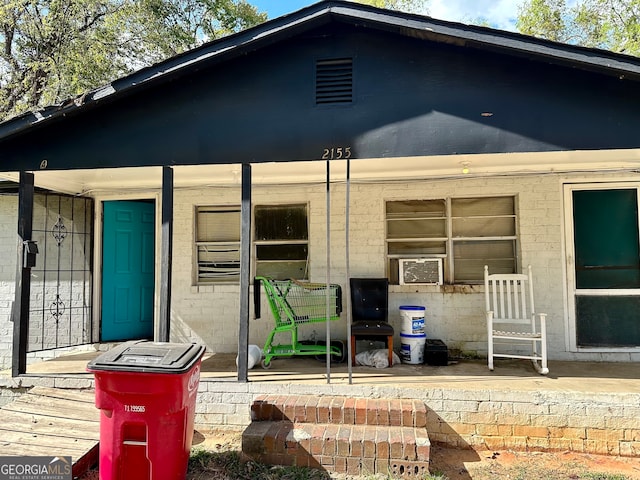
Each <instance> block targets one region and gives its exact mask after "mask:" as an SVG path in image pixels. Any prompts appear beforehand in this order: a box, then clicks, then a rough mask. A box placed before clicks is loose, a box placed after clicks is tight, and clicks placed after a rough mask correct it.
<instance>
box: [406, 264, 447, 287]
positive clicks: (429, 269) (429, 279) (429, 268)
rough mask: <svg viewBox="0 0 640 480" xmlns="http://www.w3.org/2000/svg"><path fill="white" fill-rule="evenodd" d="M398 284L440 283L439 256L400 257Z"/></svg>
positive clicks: (440, 265)
mask: <svg viewBox="0 0 640 480" xmlns="http://www.w3.org/2000/svg"><path fill="white" fill-rule="evenodd" d="M398 263H399V265H400V272H399V273H400V275H399V276H400V285H442V259H441V258H400V259H399V260H398Z"/></svg>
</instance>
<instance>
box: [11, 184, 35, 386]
mask: <svg viewBox="0 0 640 480" xmlns="http://www.w3.org/2000/svg"><path fill="white" fill-rule="evenodd" d="M33 185H34V180H33V173H30V172H20V184H19V186H18V265H17V267H16V291H15V298H14V302H13V312H12V320H13V352H12V356H13V358H12V362H11V375H12V376H14V377H17V376H18V375H22V374H24V373H27V347H28V340H29V296H30V293H31V267H28V266H26V265H25V261H24V242H26V241H27V240H31V231H32V222H33V191H34V187H33Z"/></svg>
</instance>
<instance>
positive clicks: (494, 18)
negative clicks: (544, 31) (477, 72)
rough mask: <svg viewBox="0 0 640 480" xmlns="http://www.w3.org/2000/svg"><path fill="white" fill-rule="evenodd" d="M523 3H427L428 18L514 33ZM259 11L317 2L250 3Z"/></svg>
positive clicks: (443, 0)
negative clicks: (520, 5) (480, 25)
mask: <svg viewBox="0 0 640 480" xmlns="http://www.w3.org/2000/svg"><path fill="white" fill-rule="evenodd" d="M522 1H523V0H428V1H426V2H425V3H426V4H427V5H428V7H427V8H428V12H426V13H428V15H430V16H431V17H434V18H440V19H442V20H450V21H454V22H463V23H472V22H473V23H479V22H482V23H484V22H486V23H487V24H488V25H490V26H492V27H494V28H499V29H501V30H515V20H516V16H517V15H518V5H519V4H520V3H521V2H522ZM249 3H251V4H253V5H255V6H256V7H257V8H258V10H260V11H263V12H267V13H268V14H269V18H270V19H271V18H276V17H279V16H281V15H285V14H287V13H291V12H295V11H296V10H299V9H301V8H303V7H306V6H309V5H312V4H313V3H316V2H315V1H314V0H249Z"/></svg>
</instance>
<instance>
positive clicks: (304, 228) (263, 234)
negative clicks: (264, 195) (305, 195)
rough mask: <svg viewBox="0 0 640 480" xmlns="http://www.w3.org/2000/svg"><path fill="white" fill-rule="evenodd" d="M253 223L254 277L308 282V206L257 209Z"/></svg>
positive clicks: (263, 207)
mask: <svg viewBox="0 0 640 480" xmlns="http://www.w3.org/2000/svg"><path fill="white" fill-rule="evenodd" d="M254 222H255V234H254V245H255V261H256V269H255V271H256V275H259V276H267V277H272V278H276V279H287V278H295V279H307V278H308V264H309V228H308V224H307V206H306V205H304V204H297V205H256V207H255V209H254Z"/></svg>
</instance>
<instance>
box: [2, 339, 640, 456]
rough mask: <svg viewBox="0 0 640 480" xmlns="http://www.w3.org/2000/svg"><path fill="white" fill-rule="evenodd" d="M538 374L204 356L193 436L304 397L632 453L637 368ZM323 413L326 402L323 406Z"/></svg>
mask: <svg viewBox="0 0 640 480" xmlns="http://www.w3.org/2000/svg"><path fill="white" fill-rule="evenodd" d="M96 355H98V352H91V353H86V352H85V353H78V354H74V355H68V356H64V357H59V358H57V359H55V360H51V361H47V362H42V363H38V364H34V365H30V366H29V369H28V373H27V374H26V375H24V376H21V377H19V378H11V374H10V372H8V371H7V372H3V373H2V376H1V377H0V401H3V400H4V398H5V396H8V395H11V391H17V390H22V391H24V388H29V387H31V386H35V385H44V386H51V387H58V388H72V389H83V388H92V387H93V377H92V375H91V374H89V373H86V372H85V366H86V364H87V362H89V361H90V360H91V359H92V358H95V356H96ZM549 369H550V373H549V375H548V376H541V375H538V374H537V373H536V372H535V371H534V369H533V368H532V366H531V364H530V363H529V362H526V361H518V360H501V361H500V362H497V363H496V369H495V371H494V372H490V371H489V370H488V369H487V367H486V363H485V362H484V361H483V360H459V361H455V362H451V364H450V365H448V366H442V367H433V366H428V365H407V364H402V365H395V366H394V367H393V368H386V369H376V368H373V367H361V366H356V367H354V368H353V383H352V384H351V385H349V384H348V372H347V366H346V364H336V365H332V366H331V370H330V380H331V382H330V383H328V382H327V378H326V375H327V369H326V366H325V365H324V364H323V363H321V362H319V361H317V360H315V359H312V358H300V357H296V358H291V359H277V360H275V361H274V362H273V367H272V368H271V369H269V370H263V369H261V368H260V367H256V368H254V369H252V370H250V371H249V382H247V383H243V382H238V381H237V371H236V366H235V354H214V355H208V356H206V357H205V359H204V361H203V363H202V374H201V382H200V389H199V394H198V406H197V409H196V424H197V425H198V427H199V428H201V429H203V430H207V429H216V428H220V427H222V426H228V427H232V428H245V427H246V426H247V425H249V423H250V422H251V411H250V407H251V404H252V402H253V401H254V400H255V399H256V398H257V397H259V396H265V395H267V396H269V395H275V396H292V397H300V396H304V395H313V396H315V397H316V398H317V397H329V396H334V397H351V398H365V399H371V400H379V399H398V398H402V399H413V400H419V401H420V402H424V404H425V406H426V415H427V431H428V434H429V439H430V441H431V442H432V443H433V444H440V445H445V446H449V447H456V448H464V449H469V448H471V449H474V450H485V449H486V450H492V449H495V450H498V449H516V450H529V451H555V450H557V451H568V450H570V451H575V452H583V453H594V454H606V455H621V456H640V370H639V369H638V368H637V366H636V365H635V364H632V363H604V362H602V363H592V362H569V361H550V363H549ZM326 407H327V408H331V406H330V405H327V406H326Z"/></svg>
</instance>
